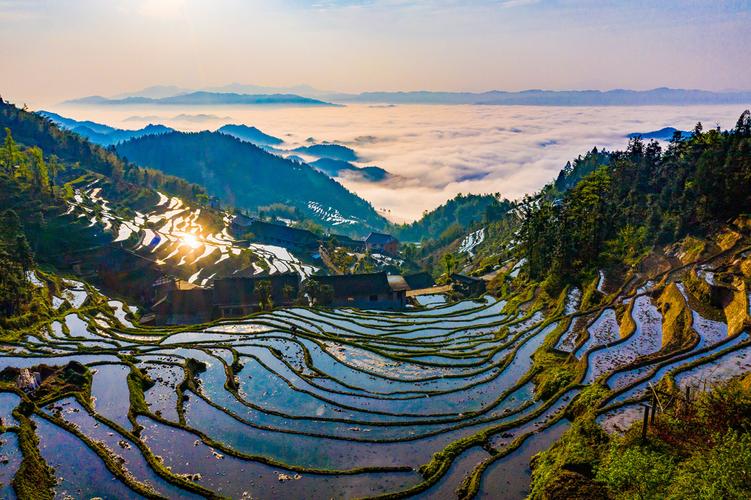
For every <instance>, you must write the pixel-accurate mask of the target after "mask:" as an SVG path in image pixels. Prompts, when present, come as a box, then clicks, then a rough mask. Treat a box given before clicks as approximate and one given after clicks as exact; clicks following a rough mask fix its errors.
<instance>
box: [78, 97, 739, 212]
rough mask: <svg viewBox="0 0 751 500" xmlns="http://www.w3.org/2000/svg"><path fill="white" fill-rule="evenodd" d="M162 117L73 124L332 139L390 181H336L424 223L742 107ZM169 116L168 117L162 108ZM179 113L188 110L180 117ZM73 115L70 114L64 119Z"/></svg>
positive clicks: (415, 109)
mask: <svg viewBox="0 0 751 500" xmlns="http://www.w3.org/2000/svg"><path fill="white" fill-rule="evenodd" d="M156 111H159V110H154V109H153V108H152V109H150V110H149V109H145V110H139V111H138V112H136V111H135V110H134V109H133V108H128V109H127V110H120V109H114V110H113V109H92V108H82V109H81V110H80V112H76V113H74V114H73V117H74V118H76V119H93V120H96V121H103V122H104V123H108V124H110V125H114V126H118V125H119V126H123V128H135V127H136V126H138V125H145V124H146V123H142V124H139V123H137V120H134V119H133V116H134V115H138V114H141V115H142V116H144V118H145V117H148V118H149V121H152V122H153V121H155V118H161V119H160V120H159V122H160V123H163V124H164V125H168V126H171V127H174V128H176V129H179V130H204V129H215V128H218V127H220V126H221V125H224V124H226V123H243V124H246V125H249V126H250V125H252V126H256V127H258V128H259V129H261V130H262V131H264V132H266V133H268V134H271V135H274V136H277V137H279V138H281V139H283V140H284V141H285V142H286V143H287V144H286V145H285V147H288V148H293V147H296V146H298V145H302V144H309V143H311V142H312V141H315V142H324V141H329V142H335V143H338V144H344V145H347V146H349V147H351V148H353V149H354V150H355V151H356V152H357V153H358V155H359V156H360V161H359V162H357V163H358V165H360V166H367V165H376V166H379V167H381V168H384V169H386V170H387V171H389V172H390V173H391V174H392V175H393V177H391V178H390V179H388V180H386V181H383V182H380V183H373V182H364V181H362V180H361V179H358V178H357V177H353V176H348V177H343V178H341V179H339V180H340V181H341V182H342V183H343V184H344V185H345V186H346V187H347V188H349V189H350V190H352V191H354V192H356V193H357V194H359V195H360V196H362V197H363V198H365V199H366V200H368V201H370V202H371V203H372V204H373V206H374V207H375V208H376V209H378V210H380V211H382V212H383V213H384V214H385V215H387V216H388V217H389V218H391V219H392V220H395V221H398V222H402V221H409V220H414V219H415V218H418V217H419V216H420V215H421V214H422V213H423V211H425V210H430V209H432V208H435V207H436V206H438V205H440V204H442V203H444V202H445V201H446V200H447V199H449V198H452V197H453V196H455V195H456V194H457V193H496V192H498V193H501V194H502V195H503V196H505V197H508V198H510V199H516V198H520V197H522V196H524V194H527V193H532V192H534V191H536V190H538V189H540V188H541V187H542V186H543V185H545V184H546V183H548V182H550V181H551V180H553V179H554V178H555V177H556V175H557V174H558V172H559V170H560V169H561V168H562V167H563V166H564V165H565V164H566V161H568V160H571V159H573V158H575V157H576V156H578V155H579V154H584V153H585V152H586V151H588V150H590V149H592V147H594V146H597V147H598V148H603V147H604V148H607V149H614V148H623V147H625V146H626V144H627V143H628V140H627V139H626V137H625V136H626V135H627V134H629V133H632V132H648V131H652V130H656V129H660V128H662V127H666V126H672V127H675V128H678V129H682V130H691V129H693V127H694V125H695V124H696V122H698V121H701V122H703V124H704V127H705V129H707V128H710V127H714V126H717V125H718V124H719V125H720V126H721V127H723V128H729V127H732V126H734V125H735V121H736V120H737V118H738V116H739V115H740V114H741V112H742V111H743V108H742V107H738V106H690V107H678V106H643V107H597V108H595V107H586V108H584V107H539V106H471V105H467V106H464V105H461V106H438V105H423V106H421V105H404V106H389V107H385V106H368V105H349V106H346V107H336V108H257V107H256V108H254V107H243V108H234V107H232V108H230V107H219V108H201V109H200V110H198V109H196V107H191V109H190V112H191V113H201V114H202V115H201V118H202V120H200V121H193V122H191V121H186V120H183V119H178V118H179V116H175V114H174V113H172V114H164V116H161V117H160V116H158V115H157V116H155V112H156ZM161 111H162V112H164V110H163V109H162V110H161ZM181 111H183V110H181ZM68 115H70V113H68Z"/></svg>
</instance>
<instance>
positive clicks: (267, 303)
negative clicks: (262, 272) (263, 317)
mask: <svg viewBox="0 0 751 500" xmlns="http://www.w3.org/2000/svg"><path fill="white" fill-rule="evenodd" d="M255 294H256V298H257V299H258V307H260V308H261V310H271V309H273V308H274V301H273V300H272V297H271V281H269V280H261V281H257V282H256V287H255Z"/></svg>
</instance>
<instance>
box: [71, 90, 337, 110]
mask: <svg viewBox="0 0 751 500" xmlns="http://www.w3.org/2000/svg"><path fill="white" fill-rule="evenodd" d="M63 104H78V105H81V104H84V105H99V106H114V105H128V104H148V105H181V106H194V105H223V104H233V105H255V106H261V105H293V106H335V104H331V103H328V102H324V101H319V100H318V99H310V98H308V97H301V96H299V95H295V94H235V93H228V92H203V91H199V92H190V93H188V94H179V95H174V96H169V97H159V98H152V97H142V96H132V97H124V98H121V99H110V98H107V97H102V96H89V97H82V98H80V99H71V100H69V101H65V102H64V103H63Z"/></svg>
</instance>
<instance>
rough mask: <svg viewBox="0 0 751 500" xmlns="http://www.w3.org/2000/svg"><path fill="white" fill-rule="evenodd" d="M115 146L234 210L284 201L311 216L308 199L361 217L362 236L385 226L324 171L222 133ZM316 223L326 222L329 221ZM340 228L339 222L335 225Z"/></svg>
mask: <svg viewBox="0 0 751 500" xmlns="http://www.w3.org/2000/svg"><path fill="white" fill-rule="evenodd" d="M116 150H117V152H118V153H119V154H121V155H123V156H124V157H127V158H128V159H130V160H133V161H135V162H137V163H139V164H140V165H144V166H147V167H151V168H155V169H158V170H160V171H162V172H165V173H167V174H171V175H177V176H180V177H182V178H185V179H187V180H188V181H191V182H197V183H199V184H201V185H202V186H205V188H206V190H207V191H208V193H209V194H211V195H213V196H217V197H219V198H220V199H222V200H224V201H225V202H228V203H232V204H233V205H235V206H237V207H239V208H243V209H248V210H253V211H258V210H260V209H261V208H262V207H264V210H268V209H267V208H266V207H269V206H273V207H278V204H284V205H287V206H290V207H294V208H295V209H297V210H299V211H301V212H302V213H304V214H307V215H308V216H309V217H310V216H312V215H313V212H312V211H311V209H310V208H309V206H308V203H309V202H311V201H313V202H316V203H318V204H320V206H322V207H323V209H328V208H329V207H333V208H334V209H336V210H338V211H339V212H340V213H341V214H342V215H343V216H345V217H348V218H354V219H357V220H359V221H361V223H362V224H358V225H357V226H360V227H359V228H358V230H359V232H360V234H361V235H362V234H364V233H366V232H367V230H368V229H369V228H373V229H383V228H384V227H385V226H386V221H385V220H384V219H383V218H382V217H381V216H379V215H378V214H377V213H376V212H375V210H374V209H373V207H372V206H371V205H370V204H369V203H368V202H366V201H364V200H363V199H361V198H359V197H358V196H357V195H355V194H354V193H351V192H350V191H348V190H346V189H345V188H344V187H343V186H342V185H341V184H339V183H337V182H336V181H334V180H332V179H331V178H329V177H328V176H327V175H325V174H323V173H321V172H318V171H317V170H315V169H314V168H311V167H309V166H307V165H301V164H298V163H294V162H292V161H289V160H286V159H284V158H281V157H279V156H275V155H273V154H271V153H268V152H266V151H264V150H263V149H261V148H259V147H257V146H255V145H253V144H250V143H247V142H243V141H240V140H238V139H236V138H234V137H231V136H229V135H225V134H222V133H217V132H199V133H181V132H172V133H168V134H161V135H151V136H144V137H141V138H137V139H132V140H130V141H126V142H123V143H121V144H119V145H117V146H116ZM319 222H320V223H322V224H327V225H330V224H331V223H332V222H334V221H330V220H325V219H319ZM344 226H346V225H344ZM340 229H343V226H341V225H340V226H337V230H340Z"/></svg>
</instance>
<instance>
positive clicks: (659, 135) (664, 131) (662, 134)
mask: <svg viewBox="0 0 751 500" xmlns="http://www.w3.org/2000/svg"><path fill="white" fill-rule="evenodd" d="M676 132H678V133H679V134H681V138H683V139H686V138H688V137H691V134H692V133H691V132H686V131H685V130H678V129H677V128H673V127H665V128H661V129H660V130H653V131H651V132H632V133H630V134H628V135H627V136H626V137H628V138H629V139H634V138H636V137H641V138H642V139H657V140H660V141H669V140H671V139H672V138H673V136H674V135H675V133H676Z"/></svg>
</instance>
